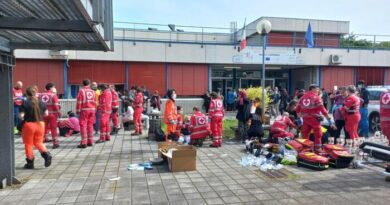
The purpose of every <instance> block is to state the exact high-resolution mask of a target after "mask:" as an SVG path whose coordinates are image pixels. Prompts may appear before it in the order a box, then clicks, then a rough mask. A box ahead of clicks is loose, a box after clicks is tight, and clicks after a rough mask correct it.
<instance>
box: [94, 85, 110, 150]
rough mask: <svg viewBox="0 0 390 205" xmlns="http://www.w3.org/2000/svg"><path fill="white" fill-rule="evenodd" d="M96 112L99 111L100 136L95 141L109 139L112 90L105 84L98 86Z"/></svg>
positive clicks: (100, 141)
mask: <svg viewBox="0 0 390 205" xmlns="http://www.w3.org/2000/svg"><path fill="white" fill-rule="evenodd" d="M100 90H101V92H102V93H101V94H100V96H99V106H98V112H99V113H100V138H99V140H98V141H96V143H97V144H98V143H102V142H104V141H110V116H111V114H112V113H111V111H112V110H113V109H112V107H111V106H112V99H113V97H112V91H111V89H110V88H108V87H107V85H101V86H100Z"/></svg>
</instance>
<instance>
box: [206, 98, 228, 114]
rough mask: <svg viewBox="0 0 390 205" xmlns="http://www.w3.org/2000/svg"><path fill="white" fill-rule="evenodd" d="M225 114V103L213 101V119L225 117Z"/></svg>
mask: <svg viewBox="0 0 390 205" xmlns="http://www.w3.org/2000/svg"><path fill="white" fill-rule="evenodd" d="M224 114H225V109H224V107H223V102H222V100H221V99H218V98H217V99H212V100H211V102H210V109H209V115H210V117H211V118H213V117H223V116H224Z"/></svg>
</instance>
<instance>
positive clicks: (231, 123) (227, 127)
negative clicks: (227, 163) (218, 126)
mask: <svg viewBox="0 0 390 205" xmlns="http://www.w3.org/2000/svg"><path fill="white" fill-rule="evenodd" d="M237 126H238V121H237V119H224V120H223V124H222V136H223V138H224V139H229V140H231V139H234V138H235V133H234V130H233V129H232V127H237Z"/></svg>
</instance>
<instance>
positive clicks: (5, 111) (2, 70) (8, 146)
mask: <svg viewBox="0 0 390 205" xmlns="http://www.w3.org/2000/svg"><path fill="white" fill-rule="evenodd" d="M12 88H13V82H12V67H11V66H9V65H4V64H0V93H2V95H1V98H0V107H1V109H0V121H1V122H2V123H0V180H4V179H6V183H7V185H11V184H12V183H13V180H14V176H15V150H14V148H15V145H14V133H13V131H14V129H13V128H14V119H13V113H14V107H13V99H12V96H13V95H12Z"/></svg>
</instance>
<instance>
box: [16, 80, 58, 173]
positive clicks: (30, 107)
mask: <svg viewBox="0 0 390 205" xmlns="http://www.w3.org/2000/svg"><path fill="white" fill-rule="evenodd" d="M26 94H27V100H26V101H24V102H23V104H22V105H21V110H20V117H21V118H22V119H23V122H24V124H23V127H22V139H23V143H24V149H25V152H26V161H27V163H26V164H25V165H24V168H25V169H34V151H33V146H35V147H36V148H37V149H38V150H39V152H40V153H41V156H42V157H43V159H45V167H49V166H50V165H51V160H52V156H51V154H50V152H49V151H48V150H47V148H46V146H45V145H44V144H43V140H44V139H43V138H44V131H45V124H44V122H43V117H44V116H47V115H48V111H47V108H46V105H45V104H44V103H43V102H42V101H39V100H38V98H37V97H36V93H35V90H34V88H32V87H29V88H27V90H26Z"/></svg>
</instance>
